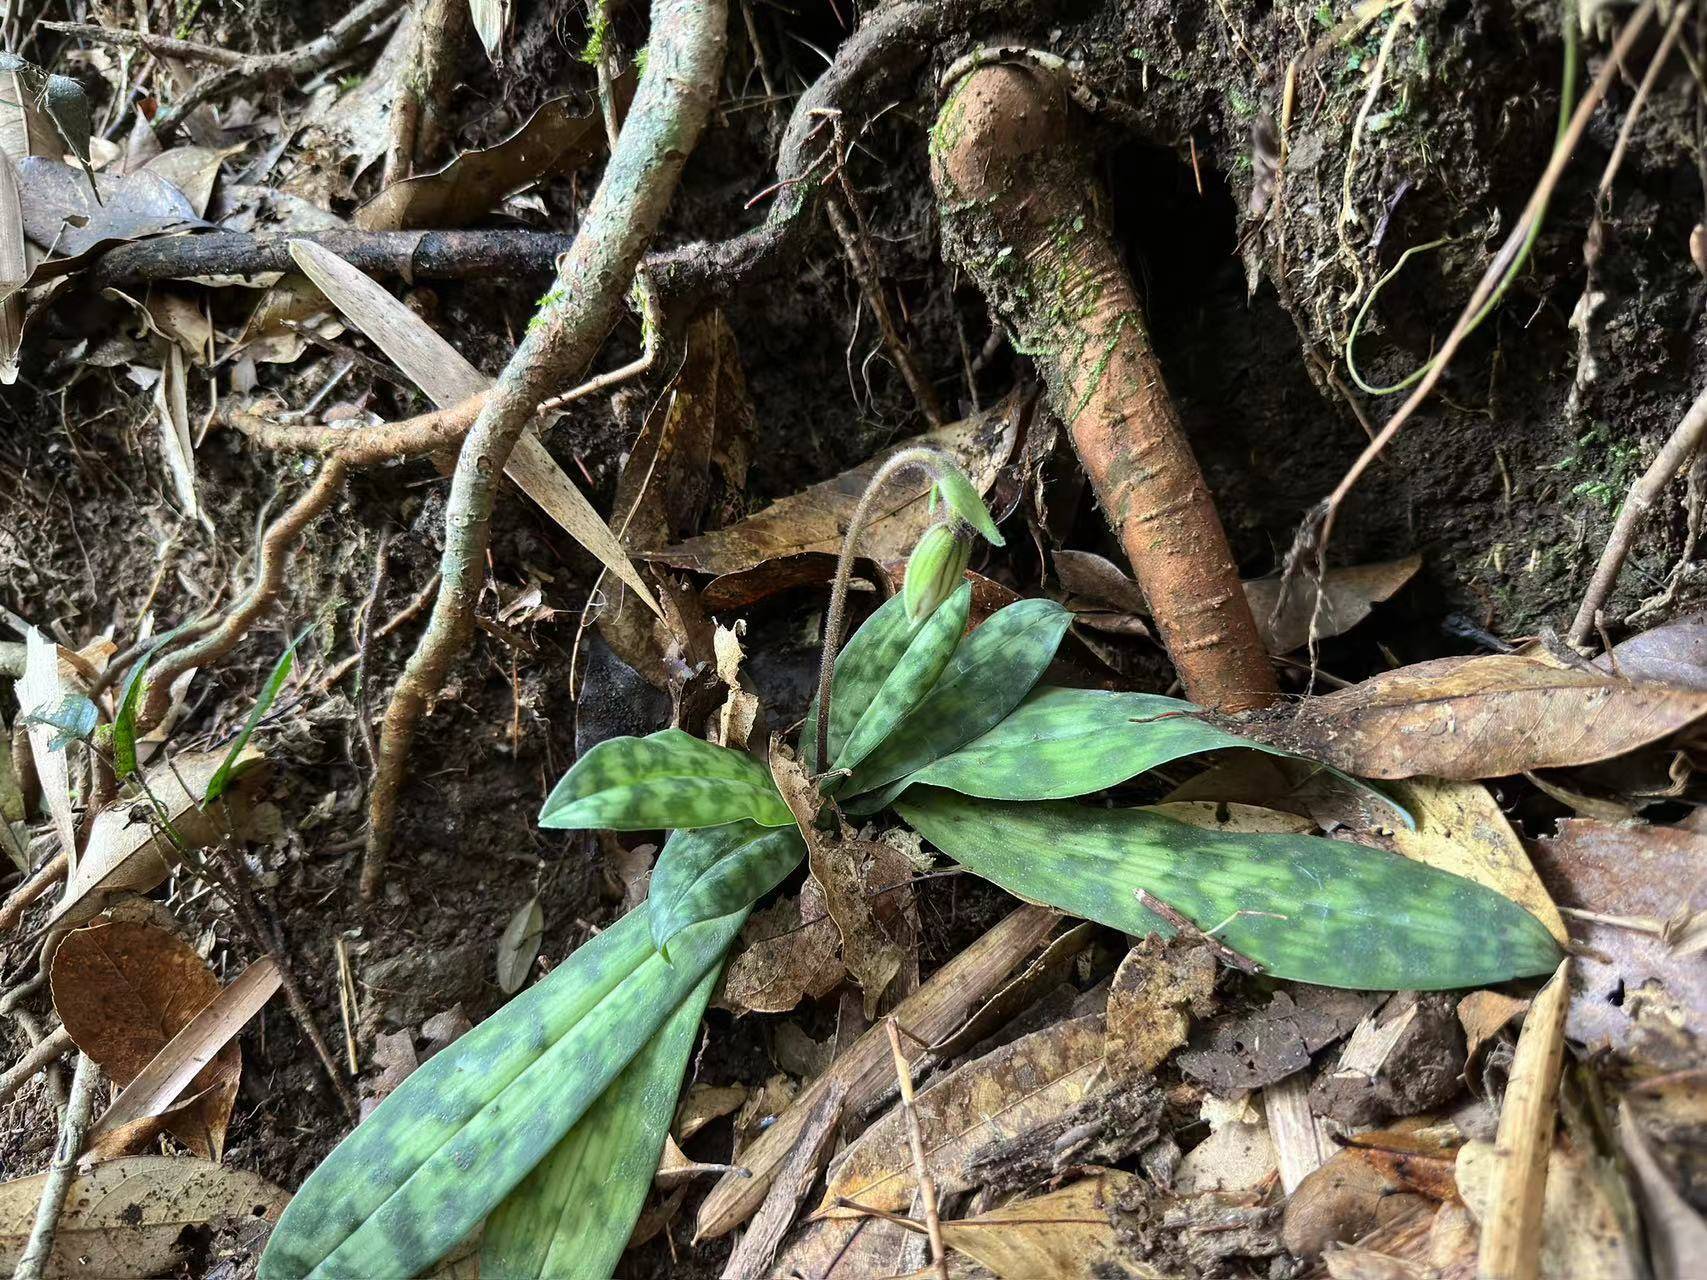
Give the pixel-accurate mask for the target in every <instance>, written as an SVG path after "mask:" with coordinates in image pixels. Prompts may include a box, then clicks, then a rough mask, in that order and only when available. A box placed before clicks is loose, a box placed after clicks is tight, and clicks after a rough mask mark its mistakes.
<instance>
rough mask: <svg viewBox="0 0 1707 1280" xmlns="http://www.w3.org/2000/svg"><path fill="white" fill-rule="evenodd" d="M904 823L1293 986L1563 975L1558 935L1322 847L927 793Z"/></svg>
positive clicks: (1163, 821)
mask: <svg viewBox="0 0 1707 1280" xmlns="http://www.w3.org/2000/svg"><path fill="white" fill-rule="evenodd" d="M895 808H896V810H897V812H899V813H900V814H901V816H902V817H903V818H905V819H906V820H907V821H908V822H909V823H911V824H912V825H913V826H914V827H915V828H917V830H918V831H919V833H920V834H921V835H922V836H924V837H925V839H927V840H929V841H930V842H931V843H932V844H933V845H935V846H936V847H937V848H938V849H940V850H942V851H943V852H944V853H946V854H948V855H949V856H950V857H952V858H954V859H956V860H957V861H958V862H960V863H961V864H963V865H964V866H966V867H967V868H969V869H970V870H972V871H973V872H975V873H977V874H978V875H980V876H983V877H984V878H985V879H987V880H993V881H995V882H996V883H997V884H999V885H1001V886H1002V887H1003V888H1004V889H1006V890H1007V891H1008V892H1010V893H1013V894H1017V895H1019V896H1020V897H1022V898H1027V899H1030V900H1031V901H1033V902H1042V903H1046V904H1048V905H1049V906H1052V907H1056V908H1059V909H1060V910H1063V911H1069V912H1072V913H1073V914H1075V915H1079V916H1083V917H1084V918H1086V919H1088V920H1095V921H1097V922H1099V923H1101V924H1105V925H1108V926H1109V927H1111V928H1115V929H1121V930H1124V931H1125V932H1127V933H1134V934H1145V933H1152V932H1159V933H1163V934H1168V933H1170V932H1171V929H1170V928H1169V927H1168V926H1167V925H1166V924H1165V923H1164V922H1162V921H1161V920H1160V919H1159V918H1158V917H1156V916H1155V915H1153V914H1152V913H1151V912H1149V911H1148V910H1146V909H1145V908H1144V907H1143V906H1141V905H1140V903H1139V900H1138V893H1139V891H1140V890H1143V891H1144V892H1146V893H1148V894H1150V895H1151V896H1153V897H1154V898H1156V899H1158V900H1160V901H1161V902H1163V903H1166V904H1167V905H1168V906H1170V907H1172V908H1173V909H1175V910H1176V911H1178V912H1179V913H1180V914H1181V915H1183V916H1185V918H1186V919H1188V920H1190V921H1191V922H1192V923H1193V924H1194V925H1196V926H1197V927H1198V928H1199V929H1202V930H1204V931H1213V932H1214V934H1215V937H1216V938H1217V939H1218V940H1220V941H1221V942H1224V943H1225V944H1227V945H1228V946H1229V947H1231V948H1232V949H1233V950H1234V951H1236V952H1238V953H1239V954H1240V955H1243V956H1247V957H1249V958H1250V959H1252V960H1254V961H1256V963H1257V964H1259V965H1261V966H1262V967H1263V969H1264V971H1266V972H1268V973H1271V974H1273V975H1274V976H1275V977H1278V978H1286V979H1289V980H1292V981H1295V982H1313V983H1316V984H1318V985H1320V986H1327V987H1350V988H1357V989H1364V990H1404V989H1408V990H1422V991H1433V990H1446V989H1451V988H1455V987H1474V986H1485V985H1487V984H1490V983H1494V982H1504V981H1506V980H1507V979H1510V978H1517V977H1526V976H1531V975H1535V974H1542V973H1551V972H1552V971H1553V969H1554V968H1555V967H1556V966H1557V965H1558V963H1559V949H1558V946H1557V944H1556V943H1555V942H1554V941H1553V938H1552V935H1550V934H1549V933H1548V932H1547V930H1546V928H1545V927H1544V926H1543V925H1542V924H1541V922H1540V921H1539V920H1537V919H1536V918H1535V917H1534V916H1532V915H1530V914H1529V913H1528V912H1527V911H1525V910H1524V909H1523V908H1522V907H1520V906H1518V905H1517V904H1516V903H1515V902H1512V901H1511V900H1510V899H1509V898H1505V897H1503V896H1501V895H1500V894H1498V893H1495V892H1494V891H1493V890H1491V889H1487V888H1484V887H1483V886H1481V885H1479V884H1476V883H1474V882H1473V881H1470V880H1465V879H1463V878H1462V877H1459V876H1454V875H1450V874H1448V873H1447V872H1444V871H1437V870H1435V869H1434V868H1432V867H1428V866H1425V865H1424V864H1422V863H1419V862H1412V861H1410V860H1409V859H1407V858H1402V857H1400V856H1398V855H1397V854H1390V853H1385V852H1382V851H1381V850H1378V849H1368V848H1365V847H1363V846H1360V845H1354V844H1350V843H1347V842H1344V841H1339V840H1328V839H1324V838H1321V837H1317V836H1294V835H1261V836H1257V835H1251V836H1247V835H1227V834H1223V833H1219V832H1214V831H1205V830H1202V829H1200V828H1197V827H1190V826H1186V825H1185V824H1183V823H1179V822H1174V821H1173V820H1171V819H1169V818H1163V817H1160V816H1158V815H1156V814H1152V813H1145V812H1143V811H1141V810H1137V809H1095V808H1089V807H1086V806H1082V805H1075V804H1070V803H1062V802H1044V803H1021V802H1012V801H991V800H975V799H970V798H968V797H965V796H960V795H956V794H955V793H953V792H951V791H943V790H940V789H938V788H935V787H917V788H914V789H913V790H911V791H909V792H908V793H907V795H906V796H904V797H903V798H902V799H901V800H900V801H898V802H897V804H896V806H895Z"/></svg>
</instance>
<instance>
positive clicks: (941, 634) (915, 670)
mask: <svg viewBox="0 0 1707 1280" xmlns="http://www.w3.org/2000/svg"><path fill="white" fill-rule="evenodd" d="M971 609H972V584H971V583H970V582H962V583H961V584H960V586H959V587H958V588H956V589H955V592H954V594H953V595H951V596H949V598H948V599H947V600H945V601H944V602H943V603H942V605H941V606H940V607H939V608H937V609H936V610H935V611H934V612H932V613H931V614H930V615H929V616H928V617H927V618H926V619H925V621H924V625H923V626H921V627H920V628H919V629H918V631H916V632H915V633H914V634H913V638H912V640H911V642H910V643H909V644H908V645H907V648H906V651H905V652H904V653H902V654H901V656H900V658H898V659H897V660H896V662H895V665H894V666H892V667H891V668H890V669H889V674H888V675H887V676H886V677H885V678H884V680H883V683H882V685H880V686H879V687H878V690H877V692H876V694H874V695H873V697H872V699H871V701H870V703H868V704H867V705H866V708H865V711H864V712H863V713H862V714H861V715H860V718H859V721H858V722H857V723H856V724H855V725H854V727H853V729H852V731H851V732H850V733H849V734H848V740H847V742H846V743H845V744H844V745H843V747H842V749H841V751H840V752H838V753H837V755H836V757H835V759H834V761H833V764H832V767H833V768H836V769H852V768H853V767H854V766H855V765H857V764H859V762H860V761H862V760H864V759H865V758H866V757H867V756H869V755H870V754H871V753H872V752H873V751H875V750H877V748H878V747H880V746H882V745H883V742H884V740H885V739H886V738H888V737H889V735H890V733H892V732H893V731H894V729H895V726H896V725H898V724H900V723H901V721H902V720H903V719H905V718H906V716H907V713H908V712H910V711H912V709H913V708H914V707H916V706H918V705H919V702H920V700H921V699H923V698H924V697H925V695H926V694H928V693H929V692H930V690H931V686H932V685H934V684H935V683H936V682H937V677H938V676H940V675H941V674H942V670H943V668H944V667H946V666H947V665H948V661H949V659H950V658H952V657H953V656H954V650H955V646H957V645H958V644H959V643H960V636H961V633H962V632H964V631H965V630H966V615H967V614H968V613H970V612H971ZM835 711H836V706H835V700H834V698H832V699H831V702H830V714H831V716H832V717H833V716H834V715H835Z"/></svg>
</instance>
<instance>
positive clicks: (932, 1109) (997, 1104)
mask: <svg viewBox="0 0 1707 1280" xmlns="http://www.w3.org/2000/svg"><path fill="white" fill-rule="evenodd" d="M1103 1074H1104V1071H1103V1024H1102V1019H1101V1018H1098V1017H1087V1018H1074V1019H1072V1020H1071V1021H1067V1022H1058V1023H1056V1024H1055V1025H1054V1026H1051V1027H1046V1028H1045V1029H1043V1030H1042V1031H1034V1032H1032V1033H1031V1034H1030V1035H1027V1036H1021V1037H1020V1038H1019V1039H1018V1040H1016V1041H1014V1042H1013V1043H1012V1044H1010V1045H1006V1046H1004V1047H1003V1048H1000V1049H997V1050H995V1051H994V1052H992V1053H987V1054H985V1055H984V1056H983V1057H982V1058H977V1059H974V1060H973V1061H971V1062H969V1063H967V1064H965V1065H964V1066H962V1067H959V1068H957V1069H956V1070H954V1071H952V1072H950V1073H949V1074H948V1075H946V1076H944V1077H943V1078H942V1079H941V1080H939V1081H937V1082H936V1083H935V1084H933V1085H931V1086H930V1087H929V1088H928V1089H926V1090H924V1091H923V1092H922V1093H920V1094H919V1095H918V1096H917V1098H916V1099H915V1101H914V1108H913V1109H914V1111H915V1113H916V1114H917V1116H918V1121H919V1135H920V1139H921V1141H922V1143H923V1145H924V1151H925V1159H926V1162H927V1163H928V1165H929V1166H930V1171H931V1176H932V1177H933V1178H935V1179H936V1184H937V1190H938V1192H939V1193H940V1194H943V1195H952V1194H953V1193H955V1192H957V1191H964V1190H967V1189H969V1188H970V1187H971V1186H972V1183H971V1181H970V1180H969V1179H968V1177H967V1166H968V1163H969V1162H970V1161H972V1160H974V1159H976V1158H977V1156H978V1155H979V1153H980V1152H981V1151H982V1149H983V1148H985V1147H987V1146H989V1145H990V1144H991V1143H992V1142H994V1141H998V1140H1002V1139H1008V1138H1012V1137H1015V1136H1017V1135H1019V1134H1024V1133H1029V1132H1030V1131H1031V1130H1032V1129H1034V1128H1036V1127H1038V1126H1039V1125H1041V1124H1045V1123H1048V1122H1049V1121H1051V1120H1054V1119H1056V1118H1058V1117H1059V1116H1060V1115H1061V1114H1062V1113H1064V1112H1066V1111H1068V1110H1069V1109H1071V1108H1072V1107H1074V1106H1077V1105H1078V1104H1079V1103H1080V1102H1082V1101H1084V1099H1085V1098H1086V1097H1087V1096H1088V1095H1089V1094H1090V1092H1091V1091H1092V1090H1093V1089H1094V1088H1095V1087H1096V1086H1097V1084H1098V1081H1099V1080H1100V1079H1101V1078H1102V1077H1103ZM916 1176H917V1175H916V1173H915V1169H914V1164H913V1157H912V1153H911V1150H910V1148H909V1146H908V1139H907V1126H906V1117H905V1115H904V1114H903V1112H902V1110H901V1108H899V1107H895V1108H892V1109H891V1110H890V1111H889V1112H888V1113H887V1114H886V1115H885V1116H884V1117H883V1118H882V1119H881V1120H879V1121H877V1122H876V1123H875V1124H873V1125H872V1126H871V1127H870V1128H869V1129H867V1130H866V1131H865V1132H864V1133H863V1134H862V1135H860V1138H859V1140H858V1141H857V1142H855V1143H854V1144H853V1146H851V1147H849V1148H848V1150H847V1151H846V1153H845V1154H844V1155H843V1156H842V1158H841V1159H840V1161H839V1162H838V1163H837V1164H836V1166H835V1167H834V1168H833V1169H832V1170H831V1171H830V1177H829V1183H828V1185H827V1186H826V1187H825V1190H824V1199H823V1202H822V1203H821V1204H820V1205H819V1206H818V1209H817V1214H818V1215H819V1216H839V1217H845V1216H848V1215H849V1214H851V1213H855V1212H857V1211H854V1210H847V1209H838V1208H837V1207H836V1202H837V1200H838V1199H848V1200H856V1201H858V1202H859V1203H860V1204H861V1205H864V1206H865V1207H867V1208H870V1209H888V1210H891V1211H893V1212H905V1211H906V1210H907V1208H908V1206H909V1205H910V1204H911V1202H912V1198H913V1192H914V1183H915V1179H916Z"/></svg>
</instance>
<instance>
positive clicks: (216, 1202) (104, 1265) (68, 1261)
mask: <svg viewBox="0 0 1707 1280" xmlns="http://www.w3.org/2000/svg"><path fill="white" fill-rule="evenodd" d="M47 1176H48V1175H46V1174H44V1173H38V1174H36V1175H35V1176H34V1177H32V1178H19V1179H17V1180H15V1181H12V1182H7V1183H0V1268H5V1269H8V1270H10V1269H11V1268H12V1267H14V1266H16V1265H17V1263H18V1258H19V1256H20V1255H21V1254H22V1253H23V1249H24V1242H25V1241H26V1240H27V1239H28V1238H29V1234H30V1227H31V1224H32V1223H33V1222H34V1220H35V1214H36V1205H37V1203H38V1202H39V1201H40V1200H41V1192H42V1183H43V1181H44V1180H45V1179H46V1177H47ZM289 1199H290V1195H289V1193H287V1192H285V1191H283V1190H281V1189H280V1188H278V1187H275V1186H274V1185H273V1184H272V1183H270V1182H268V1181H266V1180H265V1179H263V1178H259V1177H257V1176H256V1175H254V1174H252V1173H244V1172H242V1171H240V1170H237V1169H227V1168H225V1167H224V1166H222V1165H218V1164H214V1163H213V1162H211V1161H208V1160H188V1159H181V1158H176V1157H172V1156H130V1157H128V1158H126V1159H123V1160H106V1161H103V1162H101V1163H100V1164H97V1165H95V1166H94V1167H93V1168H91V1169H89V1170H88V1171H87V1172H85V1173H81V1174H78V1175H77V1176H75V1177H74V1178H72V1180H71V1186H70V1189H69V1190H68V1191H67V1192H66V1196H65V1208H64V1210H63V1211H62V1212H61V1213H60V1216H59V1229H58V1231H57V1232H55V1234H54V1240H53V1252H52V1253H50V1254H49V1255H48V1258H47V1265H46V1267H45V1268H44V1274H46V1275H49V1276H100V1277H102V1278H103V1280H131V1278H132V1277H135V1278H136V1280H141V1278H142V1277H144V1276H157V1275H164V1274H170V1273H175V1272H176V1270H177V1269H178V1268H179V1267H180V1266H182V1265H183V1264H184V1262H185V1260H186V1256H187V1254H188V1252H189V1250H190V1248H191V1244H192V1236H190V1235H188V1234H186V1228H200V1227H206V1226H208V1225H210V1224H213V1223H217V1222H218V1221H220V1220H221V1219H226V1218H231V1219H253V1218H264V1219H266V1220H267V1221H268V1222H276V1221H278V1217H279V1214H280V1213H282V1212H283V1211H284V1206H285V1203H286V1201H288V1200H289Z"/></svg>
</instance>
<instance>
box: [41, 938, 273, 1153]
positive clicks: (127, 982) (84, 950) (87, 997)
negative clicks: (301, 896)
mask: <svg viewBox="0 0 1707 1280" xmlns="http://www.w3.org/2000/svg"><path fill="white" fill-rule="evenodd" d="M51 983H52V988H53V1007H54V1009H55V1010H56V1011H57V1012H58V1014H59V1017H60V1020H61V1021H62V1022H63V1023H64V1024H65V1030H66V1031H67V1032H68V1033H69V1034H70V1036H71V1038H72V1040H74V1041H75V1042H76V1044H77V1047H78V1048H79V1049H81V1050H82V1051H83V1052H84V1053H86V1054H88V1055H89V1056H90V1057H91V1058H93V1059H94V1060H95V1061H96V1062H98V1063H99V1064H100V1065H101V1069H102V1070H103V1071H105V1072H106V1073H107V1074H108V1075H109V1076H111V1077H112V1079H113V1082H114V1083H115V1084H117V1085H119V1086H120V1087H124V1086H126V1085H129V1084H130V1083H131V1081H133V1080H135V1079H136V1078H137V1077H138V1075H139V1074H141V1072H142V1071H143V1070H144V1068H146V1067H148V1065H149V1064H150V1063H151V1062H153V1061H154V1060H155V1058H156V1057H157V1056H158V1055H159V1054H160V1052H161V1051H162V1050H163V1049H165V1048H166V1046H167V1044H168V1042H170V1041H171V1040H172V1038H173V1037H174V1036H176V1035H177V1034H178V1033H179V1032H181V1031H183V1030H184V1029H185V1028H186V1027H188V1026H189V1025H190V1023H191V1021H192V1020H193V1019H195V1017H196V1015H197V1014H199V1013H200V1012H201V1011H202V1010H203V1009H204V1008H206V1007H207V1006H208V1005H210V1004H212V1003H213V1002H214V1001H215V1000H216V999H218V998H219V995H220V992H221V987H220V983H219V979H218V978H216V977H215V976H214V975H213V971H212V970H210V969H209V968H208V967H207V962H206V961H204V960H203V959H202V958H201V957H200V956H199V955H197V954H196V951H195V948H194V947H192V946H190V945H189V943H187V942H184V941H183V940H182V939H180V938H179V937H177V935H175V934H172V933H168V932H167V931H166V930H164V929H160V928H157V927H155V926H153V925H148V924H140V923H119V924H97V925H93V926H91V927H89V928H85V929H74V930H72V931H71V932H70V933H69V934H67V935H66V937H65V941H64V942H62V943H61V944H60V946H59V950H58V951H57V952H55V953H54V957H53V968H52V974H51ZM239 1026H241V1024H239ZM234 1030H235V1029H234ZM242 1070H243V1059H242V1055H241V1054H240V1052H239V1051H238V1048H237V1044H236V1042H235V1041H233V1040H231V1039H230V1037H227V1038H226V1040H225V1042H224V1044H223V1047H221V1048H219V1049H218V1051H217V1052H216V1053H215V1054H214V1055H213V1056H212V1058H211V1060H210V1061H209V1062H208V1063H207V1065H206V1066H205V1067H203V1068H201V1069H200V1070H199V1071H197V1072H196V1073H195V1074H194V1076H193V1078H192V1079H191V1080H190V1082H189V1085H188V1090H189V1092H190V1094H191V1099H190V1101H189V1102H188V1103H187V1105H185V1106H184V1107H182V1108H180V1109H179V1110H177V1111H175V1112H172V1113H170V1114H168V1115H164V1116H160V1117H158V1120H159V1126H158V1127H159V1128H164V1129H166V1130H168V1131H169V1132H171V1133H172V1134H173V1135H174V1136H175V1137H177V1138H178V1140H179V1141H180V1142H182V1143H183V1144H184V1145H185V1146H187V1147H188V1148H190V1150H191V1151H193V1152H195V1153H196V1154H197V1155H199V1156H202V1157H204V1158H206V1159H209V1160H218V1159H219V1158H220V1156H221V1155H222V1154H223V1152H224V1149H225V1129H226V1126H227V1125H228V1124H229V1123H230V1121H231V1108H232V1106H233V1105H234V1104H235V1103H236V1101H237V1081H238V1076H239V1075H240V1074H241V1073H242ZM174 1096H175V1095H174ZM169 1101H170V1100H169V1099H168V1102H169ZM131 1118H132V1119H135V1118H137V1117H131ZM155 1131H156V1132H157V1131H158V1130H157V1129H156V1130H155ZM148 1137H149V1133H148V1132H146V1131H144V1132H141V1133H139V1134H136V1135H134V1139H135V1140H140V1141H143V1142H146V1141H147V1139H148Z"/></svg>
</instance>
